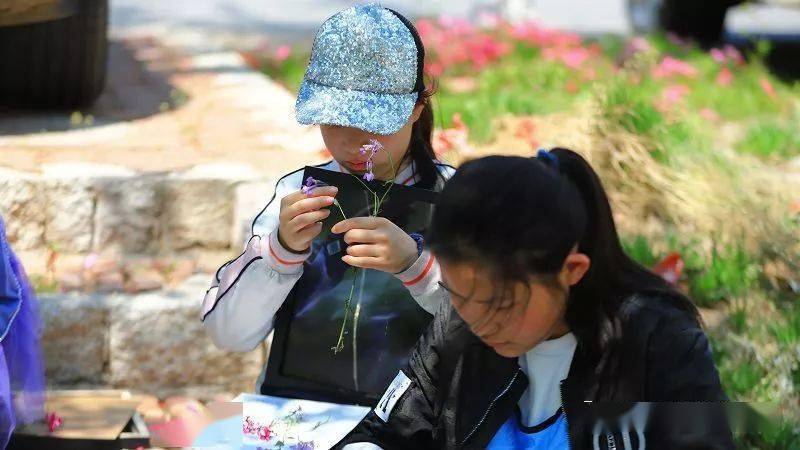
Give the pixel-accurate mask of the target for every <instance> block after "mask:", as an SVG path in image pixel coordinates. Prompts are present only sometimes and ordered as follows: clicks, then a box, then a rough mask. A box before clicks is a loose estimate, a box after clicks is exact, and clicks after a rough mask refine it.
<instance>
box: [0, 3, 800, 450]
mask: <svg viewBox="0 0 800 450" xmlns="http://www.w3.org/2000/svg"><path fill="white" fill-rule="evenodd" d="M352 4H354V2H351V1H343V0H341V1H340V0H331V1H312V0H305V1H288V0H286V1H276V0H266V1H260V2H256V1H252V0H205V1H185V0H175V1H170V2H163V1H155V0H111V1H107V0H62V1H59V0H3V1H2V2H0V60H1V61H2V64H3V67H4V69H6V70H3V71H2V73H0V214H2V216H3V218H4V220H5V222H6V226H7V229H8V235H9V240H10V242H11V244H12V246H13V248H14V249H15V250H16V251H17V252H18V253H19V255H20V257H21V259H22V261H23V263H24V264H25V267H26V268H27V270H28V272H29V274H30V275H31V278H32V279H33V280H34V282H35V285H36V288H37V292H38V294H39V298H40V302H41V312H42V316H43V319H44V322H45V329H44V337H43V341H42V344H43V347H44V351H45V355H46V359H47V361H46V362H47V375H48V383H49V384H50V385H51V386H52V387H53V388H54V389H55V388H76V387H83V388H90V389H98V388H125V389H130V390H132V391H134V392H137V393H141V394H147V395H148V396H149V397H147V398H148V399H149V400H148V401H149V403H147V405H149V406H146V407H144V409H143V413H144V414H145V418H146V419H148V420H149V421H151V422H152V423H157V422H158V421H162V422H163V421H165V420H169V419H170V418H171V417H173V416H176V417H178V416H180V414H181V413H180V410H169V408H167V407H165V406H164V405H165V404H164V403H158V402H157V401H156V400H157V399H164V398H166V397H170V396H175V395H181V396H188V398H192V399H201V400H209V399H214V398H229V396H230V394H233V393H238V392H240V391H251V390H252V388H253V386H254V383H255V380H256V378H257V376H258V374H259V372H260V370H261V368H262V367H263V363H264V361H265V356H266V352H267V351H268V349H267V347H266V346H262V348H260V349H258V350H256V351H254V352H252V353H249V354H230V353H226V352H222V351H219V350H217V349H215V348H214V347H213V345H212V344H211V343H210V341H209V340H208V339H207V338H206V337H205V336H204V333H203V330H202V328H201V326H200V322H199V308H200V301H201V298H202V296H203V294H204V292H205V289H206V288H207V286H208V281H209V280H210V277H211V275H212V273H213V272H214V271H215V270H216V268H217V267H218V266H219V265H220V264H221V263H223V262H225V261H226V260H228V259H229V258H230V257H232V256H235V255H236V254H238V253H239V251H240V248H241V245H242V243H243V241H244V239H245V235H246V233H247V230H249V225H250V221H251V220H252V218H253V217H254V216H255V214H256V213H258V211H260V210H261V208H262V207H263V205H264V204H265V202H266V201H267V200H268V199H269V198H270V196H271V194H272V187H273V185H274V182H275V180H276V179H277V178H278V177H280V176H281V175H282V174H284V173H286V172H288V171H290V170H293V169H296V168H298V167H300V166H303V165H306V164H312V163H318V162H321V161H324V160H326V159H327V158H329V154H328V153H327V151H326V150H325V148H324V145H323V143H322V140H321V138H320V136H319V132H318V130H317V129H316V128H314V127H303V126H299V125H297V124H296V122H295V120H294V117H293V105H294V95H295V92H296V89H297V87H298V86H299V83H300V81H301V79H302V76H303V72H304V70H305V65H306V63H307V61H308V56H309V52H310V46H311V43H312V40H313V37H314V33H315V30H316V29H317V27H319V25H320V24H321V23H322V21H324V20H325V19H326V18H327V17H329V16H330V15H332V14H333V13H335V12H336V11H338V10H341V9H343V8H346V7H348V6H350V5H352ZM383 4H384V5H386V6H388V7H392V8H396V9H397V10H399V11H400V12H402V13H404V14H406V15H408V16H409V17H410V18H412V19H413V20H414V21H415V23H416V25H417V28H418V30H419V32H420V35H421V37H422V39H423V41H424V43H425V45H426V49H427V60H426V73H427V75H428V76H429V77H430V79H431V80H435V82H436V85H437V86H438V93H437V94H436V96H435V97H434V107H435V114H436V117H437V120H436V122H437V130H436V132H435V147H436V150H437V153H438V154H439V156H440V158H441V159H442V160H444V161H447V162H450V163H452V164H456V165H457V164H458V163H459V162H461V161H463V160H464V159H467V158H472V157H477V156H480V155H485V154H492V153H504V154H523V155H532V154H534V153H535V152H536V150H537V149H538V148H541V147H551V146H556V145H557V146H566V147H570V148H573V149H575V150H577V151H579V152H581V153H582V154H584V155H585V156H586V157H587V158H589V160H590V161H591V163H592V164H593V165H594V167H595V168H596V169H597V170H598V171H599V172H600V174H601V177H602V179H603V181H604V183H605V184H606V188H607V189H608V191H609V192H610V195H611V198H612V202H613V207H614V211H615V214H616V220H617V223H618V226H619V228H620V230H621V232H622V235H623V238H624V241H625V245H626V248H627V250H628V251H629V252H630V253H631V254H632V255H633V256H634V257H635V258H636V259H637V260H639V261H640V262H642V263H643V264H645V265H647V266H649V267H652V268H654V270H656V271H657V272H659V273H660V274H662V275H663V276H665V277H667V278H668V279H670V280H671V281H673V282H674V283H676V284H678V285H679V286H680V287H681V288H682V289H684V290H686V291H687V292H688V293H689V295H690V296H691V297H692V299H693V300H694V301H695V302H696V303H697V305H698V306H699V307H701V310H702V314H703V318H704V320H705V324H706V327H707V330H708V333H709V334H710V336H711V338H712V342H713V348H714V352H715V358H716V361H717V364H718V366H719V369H720V372H721V376H722V379H723V382H724V385H725V389H726V391H727V392H728V394H729V396H730V397H731V398H732V399H735V400H742V401H758V402H768V403H770V404H772V405H773V406H775V407H776V409H777V410H778V411H779V412H780V413H781V414H782V415H783V417H784V419H785V420H786V421H785V423H783V424H781V425H780V426H779V427H776V428H775V429H774V430H773V431H772V432H770V433H769V434H768V435H762V436H761V437H751V438H748V439H749V440H748V441H747V445H749V446H750V448H800V447H798V446H800V438H798V436H799V435H800V434H799V433H798V423H800V363H799V362H798V361H800V82H798V79H800V0H770V1H759V2H741V1H736V0H709V1H703V2H698V1H691V0H485V1H428V2H412V1H386V2H383ZM176 411H178V412H176ZM746 448H747V447H746Z"/></svg>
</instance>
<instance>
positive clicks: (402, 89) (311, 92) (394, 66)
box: [295, 4, 418, 134]
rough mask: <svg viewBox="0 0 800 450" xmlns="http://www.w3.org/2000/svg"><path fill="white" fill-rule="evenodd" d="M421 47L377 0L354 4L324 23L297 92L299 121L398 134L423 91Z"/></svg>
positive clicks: (409, 32)
mask: <svg viewBox="0 0 800 450" xmlns="http://www.w3.org/2000/svg"><path fill="white" fill-rule="evenodd" d="M416 81H417V46H416V44H415V42H414V37H413V35H412V34H411V31H409V29H408V27H406V25H405V24H403V22H402V21H401V20H400V19H399V18H398V17H397V16H396V15H395V14H394V13H392V12H391V11H389V10H388V9H386V8H383V7H381V6H378V5H375V4H369V5H363V6H354V7H351V8H348V9H346V10H344V11H341V12H339V13H337V14H336V15H334V16H333V17H331V18H330V19H328V20H327V21H326V22H325V23H323V24H322V27H320V29H319V31H318V32H317V37H316V39H315V41H314V46H313V48H312V50H311V61H310V62H309V65H308V69H307V70H306V74H305V77H304V78H303V83H302V85H301V86H300V92H298V94H297V103H296V105H295V107H296V109H297V111H296V113H297V121H298V122H300V123H302V124H306V125H308V124H328V125H341V126H346V127H355V128H360V129H362V130H365V131H368V132H370V133H376V134H393V133H396V132H397V131H398V130H400V128H402V126H403V125H404V124H405V123H406V121H407V120H408V118H409V116H410V115H411V111H412V110H413V109H414V104H415V103H416V101H417V96H418V93H417V92H416V91H415V90H414V88H415V84H416Z"/></svg>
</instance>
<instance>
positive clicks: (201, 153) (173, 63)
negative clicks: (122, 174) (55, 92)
mask: <svg viewBox="0 0 800 450" xmlns="http://www.w3.org/2000/svg"><path fill="white" fill-rule="evenodd" d="M293 106H294V96H293V95H292V94H290V93H289V92H288V91H287V90H286V89H284V88H283V87H281V86H279V85H277V84H276V83H274V82H272V81H271V80H269V79H268V78H266V77H264V76H262V75H261V74H260V73H258V72H257V71H254V70H252V69H251V68H249V67H247V66H246V65H245V64H244V61H243V60H242V59H241V58H240V57H239V55H238V54H237V53H235V52H223V53H200V52H197V53H185V52H181V51H178V50H176V49H174V48H171V47H169V46H168V45H165V44H164V43H162V42H159V41H157V40H156V39H153V38H132V39H131V38H129V39H125V40H121V41H120V40H118V41H112V43H111V47H110V55H109V74H108V80H107V85H106V89H105V91H104V92H103V94H102V96H101V97H100V98H99V99H98V101H97V102H96V104H95V105H94V106H93V107H92V108H91V109H88V110H85V111H60V112H59V111H50V112H30V111H8V110H5V111H3V110H0V167H5V168H10V169H15V170H21V171H30V172H40V171H44V170H47V167H48V166H50V165H53V164H63V163H74V162H82V163H97V164H107V165H113V166H120V167H124V168H129V169H134V170H141V171H159V172H161V171H172V170H181V169H188V168H191V167H194V166H198V165H204V164H217V163H226V164H232V165H242V166H249V167H250V168H252V169H253V170H255V171H256V173H258V174H263V175H265V176H270V175H275V174H278V173H285V172H287V171H289V170H291V169H294V168H296V167H299V166H302V165H304V164H308V163H315V162H318V161H320V160H322V156H320V154H319V152H320V150H321V149H322V148H323V147H324V146H323V144H322V140H321V138H320V136H319V132H318V130H317V129H316V128H314V127H303V126H299V125H297V124H296V122H295V120H294V118H293V116H292V111H293Z"/></svg>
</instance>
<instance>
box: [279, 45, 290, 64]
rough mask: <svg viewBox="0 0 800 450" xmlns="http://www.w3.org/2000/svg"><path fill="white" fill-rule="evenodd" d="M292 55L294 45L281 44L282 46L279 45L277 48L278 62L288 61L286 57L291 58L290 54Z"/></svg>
mask: <svg viewBox="0 0 800 450" xmlns="http://www.w3.org/2000/svg"><path fill="white" fill-rule="evenodd" d="M291 55H292V47H290V46H288V45H281V46H280V47H278V49H277V50H275V59H276V60H277V61H278V62H283V61H286V59H287V58H289V56H291Z"/></svg>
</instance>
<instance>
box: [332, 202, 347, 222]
mask: <svg viewBox="0 0 800 450" xmlns="http://www.w3.org/2000/svg"><path fill="white" fill-rule="evenodd" d="M333 204H334V205H336V206H337V207H338V208H339V212H340V213H342V218H344V219H347V214H345V213H344V210H343V209H342V204H341V203H339V200H337V199H335V198H334V199H333Z"/></svg>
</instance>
